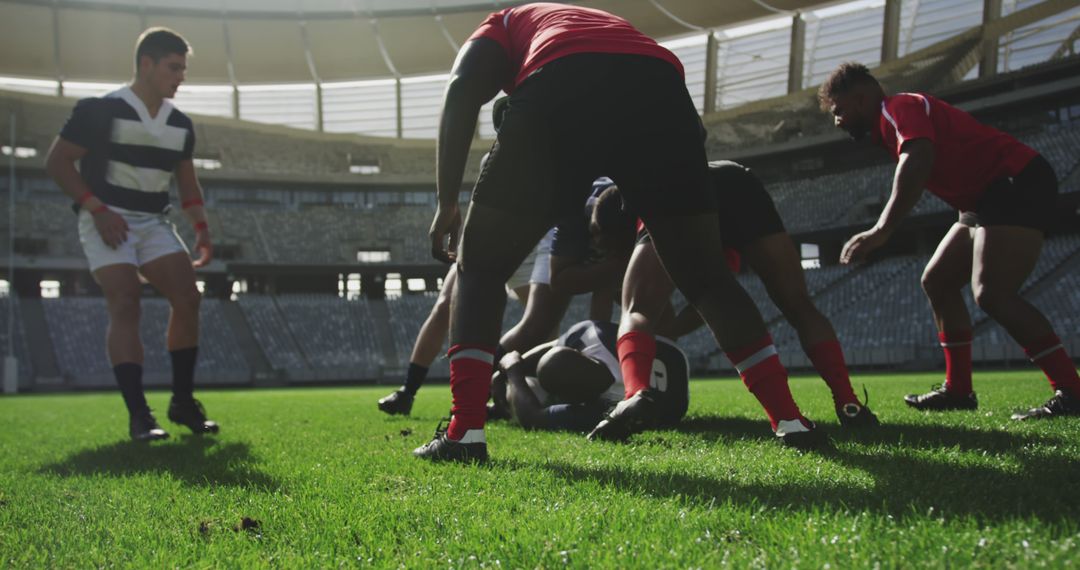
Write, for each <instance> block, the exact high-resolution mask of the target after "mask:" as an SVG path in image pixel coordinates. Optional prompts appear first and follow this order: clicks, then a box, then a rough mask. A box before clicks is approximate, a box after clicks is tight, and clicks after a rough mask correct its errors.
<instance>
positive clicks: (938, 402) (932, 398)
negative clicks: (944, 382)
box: [904, 385, 979, 412]
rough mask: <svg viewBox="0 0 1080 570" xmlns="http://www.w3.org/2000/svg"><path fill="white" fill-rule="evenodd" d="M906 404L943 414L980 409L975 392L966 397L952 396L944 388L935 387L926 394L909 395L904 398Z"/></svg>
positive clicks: (917, 408)
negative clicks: (952, 411) (943, 412)
mask: <svg viewBox="0 0 1080 570" xmlns="http://www.w3.org/2000/svg"><path fill="white" fill-rule="evenodd" d="M904 403H906V404H907V405H909V406H911V407H912V408H915V409H916V410H931V411H935V412H941V411H945V410H974V409H977V408H978V407H979V400H978V399H977V398H976V397H975V392H972V393H970V394H968V395H966V396H958V395H956V394H952V393H951V392H949V391H948V390H946V389H945V387H944V386H937V385H935V386H933V388H932V389H931V390H930V391H929V392H927V393H926V394H908V395H907V396H904Z"/></svg>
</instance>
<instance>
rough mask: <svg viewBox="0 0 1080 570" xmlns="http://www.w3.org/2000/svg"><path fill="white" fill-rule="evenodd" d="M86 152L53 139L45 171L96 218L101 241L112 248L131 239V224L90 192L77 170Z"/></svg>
mask: <svg viewBox="0 0 1080 570" xmlns="http://www.w3.org/2000/svg"><path fill="white" fill-rule="evenodd" d="M86 152H87V151H86V149H85V148H83V147H81V146H79V145H77V144H75V143H73V142H71V141H67V140H64V139H63V138H61V137H56V139H55V140H53V144H52V146H51V147H50V148H49V154H48V156H47V157H46V158H45V172H46V173H48V175H49V177H50V178H52V179H53V181H55V182H56V184H57V185H58V186H60V189H61V190H63V192H64V194H66V195H67V196H68V197H69V198H71V199H72V201H74V202H77V203H79V204H80V205H81V207H82V208H84V209H86V210H87V211H88V212H90V214H91V215H92V216H93V217H94V226H95V227H96V228H97V231H98V233H99V234H101V239H102V240H103V241H104V242H105V244H106V245H108V246H109V247H111V248H114V249H115V248H116V246H118V245H120V244H122V243H124V241H126V240H127V232H128V225H127V222H126V221H124V218H123V217H122V216H121V215H120V214H117V213H116V212H114V211H112V210H110V209H109V207H108V206H106V205H105V203H104V202H102V201H101V200H99V199H97V197H95V196H94V194H93V193H92V192H91V191H90V186H88V185H87V184H86V181H85V180H83V177H82V174H79V171H78V170H77V169H76V168H75V163H77V162H78V161H79V160H80V159H82V157H84V156H86Z"/></svg>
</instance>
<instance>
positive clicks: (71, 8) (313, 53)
mask: <svg viewBox="0 0 1080 570" xmlns="http://www.w3.org/2000/svg"><path fill="white" fill-rule="evenodd" d="M524 3H525V2H519V1H514V2H507V1H496V0H489V1H483V2H481V1H477V0H471V1H470V0H232V1H228V0H184V1H183V2H176V1H175V0H172V1H165V0H53V1H52V2H41V1H40V0H0V75H10V76H23V77H43V76H44V77H52V78H77V79H80V80H91V81H123V80H125V79H127V78H128V77H129V76H130V73H131V71H130V70H131V63H130V60H131V53H132V44H133V42H134V39H135V36H136V35H137V34H138V33H139V32H140V31H141V30H143V29H145V28H146V27H148V26H154V25H162V26H168V27H171V28H173V29H175V30H177V31H179V32H180V33H182V34H184V35H185V36H186V37H187V38H188V40H189V41H191V43H192V45H193V46H194V50H195V57H194V58H193V60H192V62H191V66H190V71H189V74H188V81H189V82H190V83H196V84H200V83H206V84H221V83H232V82H235V83H241V84H260V83H287V82H311V81H312V80H317V81H340V80H352V79H362V78H372V77H394V76H410V75H421V74H427V73H440V72H445V71H446V70H447V69H448V68H449V67H450V65H451V64H452V62H453V57H454V54H455V53H456V50H457V46H458V45H460V43H461V42H463V41H464V40H465V39H466V38H467V37H468V35H469V34H470V33H471V32H472V31H473V29H475V27H476V25H477V24H478V23H479V22H480V21H481V19H482V18H483V17H484V16H485V15H486V14H487V13H489V12H491V11H494V10H496V9H501V8H505V7H508V6H513V5H519V4H524ZM573 3H574V4H578V5H583V6H590V7H595V8H600V9H603V10H607V11H610V12H613V13H616V14H619V15H620V16H623V17H625V18H627V19H628V20H630V22H632V23H633V24H634V25H635V26H637V27H638V28H640V29H641V30H643V31H644V32H646V33H647V34H649V35H651V36H653V37H657V38H667V37H672V36H678V35H681V34H687V33H691V32H695V31H700V30H701V29H702V28H718V27H725V26H731V25H735V24H739V23H744V22H749V21H753V20H757V19H760V18H765V17H770V16H773V17H775V16H777V15H778V14H783V13H786V12H790V11H795V10H807V9H810V8H814V7H820V6H823V5H827V4H831V3H835V2H834V1H822V0H816V1H815V0H723V1H719V0H711V1H702V0H585V1H580V2H573Z"/></svg>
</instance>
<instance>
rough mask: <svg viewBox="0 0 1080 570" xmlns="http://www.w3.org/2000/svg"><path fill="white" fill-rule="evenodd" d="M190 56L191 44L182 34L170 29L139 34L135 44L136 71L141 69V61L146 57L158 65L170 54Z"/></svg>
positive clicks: (158, 29)
mask: <svg viewBox="0 0 1080 570" xmlns="http://www.w3.org/2000/svg"><path fill="white" fill-rule="evenodd" d="M173 53H175V54H179V55H188V54H190V53H191V44H189V43H188V42H187V40H185V39H184V37H183V36H181V35H180V34H178V33H176V32H174V31H172V30H170V29H169V28H163V27H153V28H148V29H147V30H146V31H145V32H143V33H141V34H139V39H138V41H136V42H135V70H136V71H138V69H139V60H140V59H142V57H143V56H144V55H145V56H147V57H149V58H150V59H152V60H154V63H157V62H158V61H160V60H161V58H163V57H165V56H167V55H169V54H173Z"/></svg>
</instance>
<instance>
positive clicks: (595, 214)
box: [589, 185, 637, 243]
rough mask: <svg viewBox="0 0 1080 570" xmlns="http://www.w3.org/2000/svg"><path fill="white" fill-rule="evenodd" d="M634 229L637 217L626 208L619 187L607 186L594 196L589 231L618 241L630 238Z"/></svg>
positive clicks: (632, 236)
mask: <svg viewBox="0 0 1080 570" xmlns="http://www.w3.org/2000/svg"><path fill="white" fill-rule="evenodd" d="M636 229H637V218H636V217H635V216H634V215H633V214H631V213H630V212H629V211H628V210H627V208H626V204H625V203H623V199H622V194H620V193H619V187H618V186H614V185H612V186H608V187H607V188H606V189H605V190H604V191H603V192H601V193H600V195H599V196H597V197H596V203H595V204H594V205H593V211H592V216H591V218H590V219H589V231H590V232H591V233H593V234H594V235H602V236H605V237H608V238H611V239H613V240H615V241H616V242H617V243H618V242H625V241H626V240H628V239H629V240H632V239H633V238H634V231H635V230H636Z"/></svg>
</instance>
